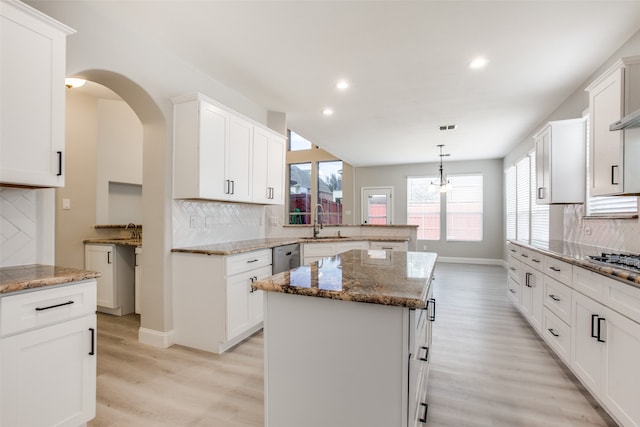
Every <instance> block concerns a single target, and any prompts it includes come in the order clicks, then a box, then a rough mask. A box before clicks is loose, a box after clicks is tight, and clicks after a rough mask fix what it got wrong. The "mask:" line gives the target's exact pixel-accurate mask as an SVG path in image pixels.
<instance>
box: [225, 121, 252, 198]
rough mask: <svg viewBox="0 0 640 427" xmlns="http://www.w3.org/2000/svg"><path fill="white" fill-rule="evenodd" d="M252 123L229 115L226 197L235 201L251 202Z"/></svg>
mask: <svg viewBox="0 0 640 427" xmlns="http://www.w3.org/2000/svg"><path fill="white" fill-rule="evenodd" d="M252 140H253V125H252V124H251V123H249V122H248V121H246V120H243V119H241V118H239V117H236V116H234V115H231V116H230V118H229V140H228V145H227V148H226V150H225V151H226V155H227V168H226V175H227V180H228V181H229V184H228V185H229V190H228V198H229V200H233V201H237V202H251V201H252V200H251V145H252Z"/></svg>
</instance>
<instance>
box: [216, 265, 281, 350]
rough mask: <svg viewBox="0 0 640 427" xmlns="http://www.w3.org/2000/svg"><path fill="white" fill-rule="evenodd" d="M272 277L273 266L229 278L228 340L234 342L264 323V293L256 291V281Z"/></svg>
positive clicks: (227, 284)
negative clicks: (252, 328)
mask: <svg viewBox="0 0 640 427" xmlns="http://www.w3.org/2000/svg"><path fill="white" fill-rule="evenodd" d="M268 276H271V266H270V265H269V266H266V267H261V268H257V269H255V270H250V271H247V272H243V273H239V274H236V275H234V276H229V277H227V281H226V294H227V307H226V309H227V310H226V311H227V330H226V333H227V340H232V339H234V338H236V337H237V336H239V335H240V334H242V333H243V332H246V331H247V330H248V329H250V328H251V327H253V326H255V325H256V324H258V323H260V322H262V312H263V308H262V298H263V293H262V291H254V290H253V289H252V288H251V285H252V284H253V282H254V281H256V280H259V279H263V278H265V277H268Z"/></svg>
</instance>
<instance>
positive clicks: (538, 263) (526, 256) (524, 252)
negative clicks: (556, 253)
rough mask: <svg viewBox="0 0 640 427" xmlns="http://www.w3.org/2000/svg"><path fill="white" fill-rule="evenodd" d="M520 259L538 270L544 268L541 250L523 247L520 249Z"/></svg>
mask: <svg viewBox="0 0 640 427" xmlns="http://www.w3.org/2000/svg"><path fill="white" fill-rule="evenodd" d="M519 259H520V261H522V262H524V263H525V264H527V265H529V266H531V267H533V268H535V269H537V270H540V269H542V265H543V259H544V257H543V256H542V255H541V254H540V253H539V252H536V251H533V250H531V249H527V248H522V249H521V250H520V257H519Z"/></svg>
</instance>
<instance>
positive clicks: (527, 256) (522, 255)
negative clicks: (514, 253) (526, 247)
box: [520, 254, 529, 258]
mask: <svg viewBox="0 0 640 427" xmlns="http://www.w3.org/2000/svg"><path fill="white" fill-rule="evenodd" d="M520 256H521V257H525V258H529V255H527V254H520Z"/></svg>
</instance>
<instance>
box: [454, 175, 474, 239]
mask: <svg viewBox="0 0 640 427" xmlns="http://www.w3.org/2000/svg"><path fill="white" fill-rule="evenodd" d="M449 179H450V180H451V186H452V189H451V190H449V191H447V193H446V196H445V197H446V199H447V218H446V222H447V240H448V241H467V242H479V241H482V189H483V186H482V175H449Z"/></svg>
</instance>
